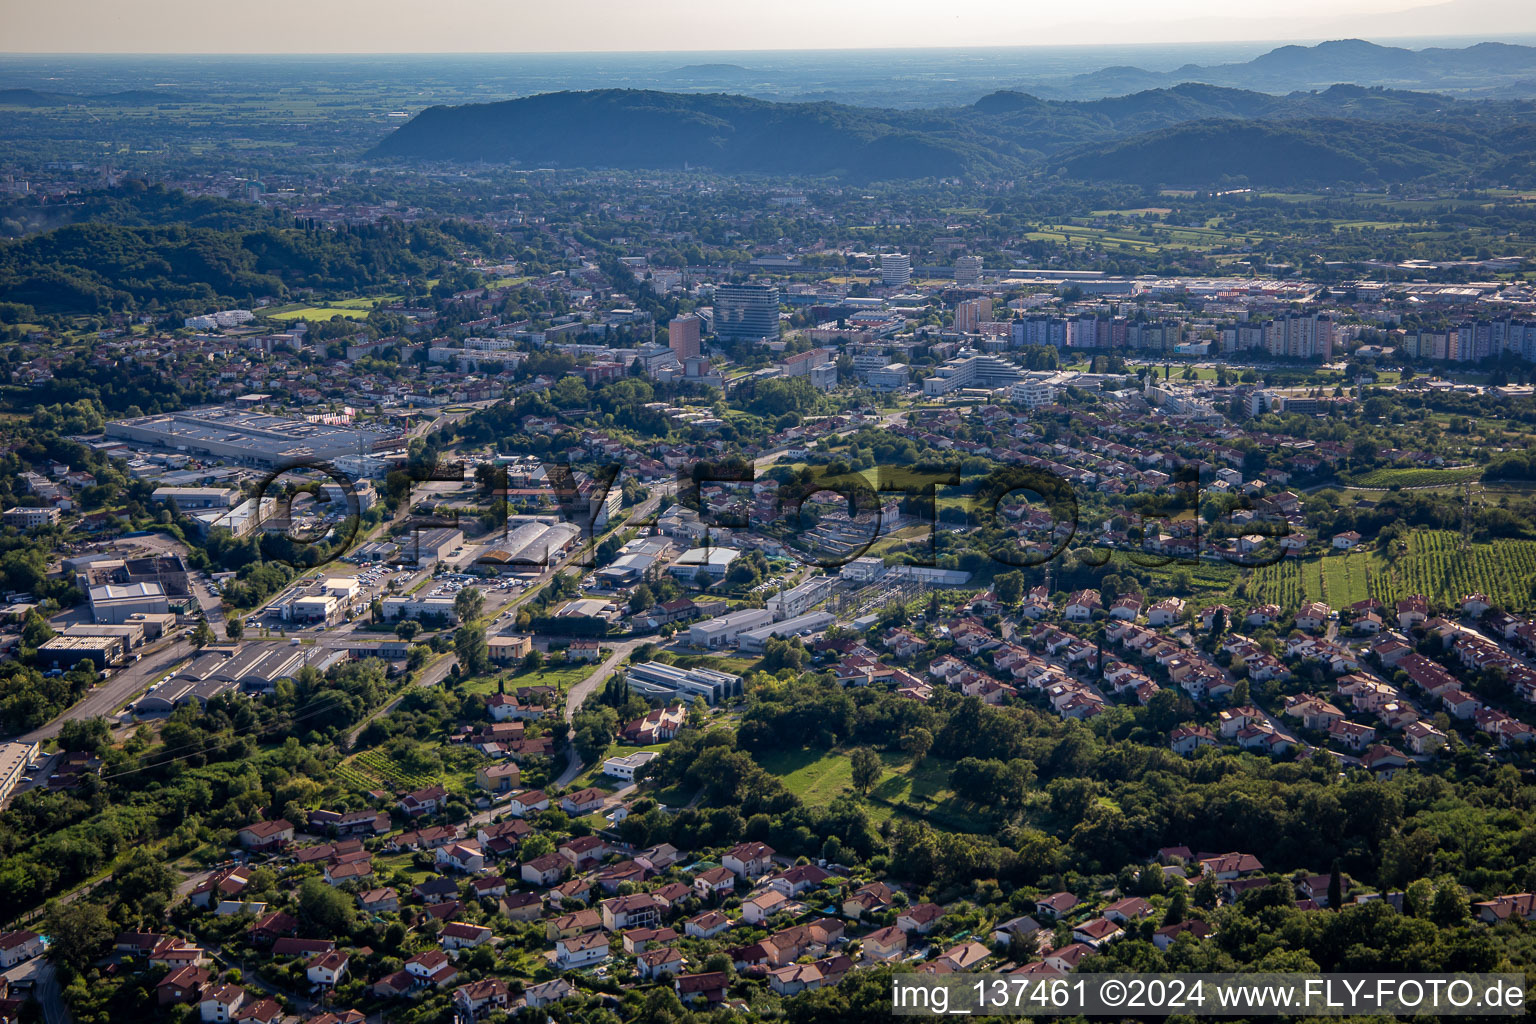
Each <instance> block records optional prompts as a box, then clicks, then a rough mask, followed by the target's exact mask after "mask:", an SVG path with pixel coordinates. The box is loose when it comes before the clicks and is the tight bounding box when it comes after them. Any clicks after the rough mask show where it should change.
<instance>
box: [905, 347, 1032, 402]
mask: <svg viewBox="0 0 1536 1024" xmlns="http://www.w3.org/2000/svg"><path fill="white" fill-rule="evenodd" d="M1023 379H1024V374H1023V373H1021V372H1020V371H1019V368H1018V367H1017V366H1015V365H1014V364H1013V363H1010V362H1008V361H1007V360H1006V359H999V358H998V357H997V356H989V355H970V356H961V357H957V358H955V359H950V360H948V361H946V362H944V363H942V364H940V366H939V368H938V370H937V371H936V372H935V374H934V376H932V377H929V378H928V379H927V380H925V381H923V394H925V395H928V396H929V397H935V396H939V395H947V394H949V393H950V392H951V391H958V390H960V389H961V388H983V389H986V390H989V391H992V390H996V389H998V388H1003V387H1007V386H1008V385H1010V384H1017V383H1018V382H1019V381H1021V380H1023Z"/></svg>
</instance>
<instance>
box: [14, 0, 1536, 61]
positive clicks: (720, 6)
mask: <svg viewBox="0 0 1536 1024" xmlns="http://www.w3.org/2000/svg"><path fill="white" fill-rule="evenodd" d="M1405 12H1407V13H1405ZM1523 32H1536V0H1449V2H1444V0H1440V2H1436V0H1248V2H1247V3H1236V2H1233V0H1075V2H1072V3H1062V2H1061V0H961V2H959V3H953V4H946V3H934V2H933V0H769V2H763V0H758V2H749V0H141V2H138V3H124V2H121V0H0V50H3V51H11V52H18V51H32V52H65V53H69V52H107V53H134V52H137V53H296V52H312V53H344V52H349V53H357V52H413V53H446V52H500V53H519V52H536V51H595V50H757V49H811V48H818V49H820V48H862V47H921V46H1022V45H1030V44H1050V45H1055V44H1066V43H1133V42H1182V41H1188V42H1196V41H1208V40H1304V39H1320V38H1337V37H1339V36H1341V35H1362V36H1366V37H1368V38H1372V39H1382V38H1392V37H1394V36H1396V37H1401V36H1414V35H1439V34H1458V35H1460V34H1468V35H1482V36H1483V37H1484V38H1499V37H1500V36H1501V35H1508V34H1513V33H1523Z"/></svg>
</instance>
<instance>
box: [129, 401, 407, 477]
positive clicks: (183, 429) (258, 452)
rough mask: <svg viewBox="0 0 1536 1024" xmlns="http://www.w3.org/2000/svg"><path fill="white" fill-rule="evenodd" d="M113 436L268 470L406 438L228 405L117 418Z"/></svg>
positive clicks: (381, 446)
mask: <svg viewBox="0 0 1536 1024" xmlns="http://www.w3.org/2000/svg"><path fill="white" fill-rule="evenodd" d="M107 436H108V437H112V438H117V439H118V440H123V441H135V442H138V443H139V444H141V445H147V446H149V447H152V448H169V449H173V450H175V451H180V452H187V453H190V454H194V455H203V456H207V457H210V458H216V459H224V460H227V461H230V462H238V463H241V464H243V465H247V466H257V467H261V468H265V469H280V468H284V467H288V466H295V465H306V464H312V463H316V462H327V461H329V460H331V459H335V458H338V457H341V456H347V455H352V456H355V455H357V454H358V453H359V452H363V453H367V452H371V451H379V450H381V449H386V448H393V447H395V446H397V445H398V444H399V443H400V441H401V436H400V435H399V434H398V433H396V432H393V431H390V432H386V431H381V430H368V429H362V428H357V427H346V426H339V425H335V424H328V423H310V422H309V421H308V420H299V419H293V418H291V417H286V416H269V415H267V414H266V413H260V412H254V411H252V410H249V409H236V408H230V407H227V406H214V407H211V408H205V409H188V410H183V411H181V412H170V413H157V414H155V415H153V416H137V417H134V418H133V419H127V420H116V421H114V422H111V423H108V424H107Z"/></svg>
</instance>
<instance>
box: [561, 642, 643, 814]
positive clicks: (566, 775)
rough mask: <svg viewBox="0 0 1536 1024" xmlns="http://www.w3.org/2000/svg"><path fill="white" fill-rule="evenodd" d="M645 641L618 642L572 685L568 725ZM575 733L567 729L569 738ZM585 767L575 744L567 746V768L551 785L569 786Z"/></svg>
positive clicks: (569, 694)
mask: <svg viewBox="0 0 1536 1024" xmlns="http://www.w3.org/2000/svg"><path fill="white" fill-rule="evenodd" d="M645 642H646V641H645V640H638V639H637V640H624V641H621V642H620V643H618V644H616V645H615V646H614V648H613V652H612V653H611V654H609V655H608V657H607V658H605V659H604V660H603V663H602V664H601V665H599V666H597V667H596V668H595V669H593V670H592V672H591V673H590V674H589V675H588V676H587V677H586V678H585V679H583V680H582V681H581V682H579V683H577V684H576V685H575V686H573V687H571V691H570V692H569V693H567V694H566V695H565V721H566V724H567V725H569V724H570V723H572V722H574V721H575V720H576V712H577V711H579V710H581V705H582V703H583V702H584V701H585V700H586V699H587V698H588V697H590V696H591V695H592V691H593V690H595V689H597V687H598V684H599V683H601V682H603V681H604V680H606V679H607V678H608V677H609V676H610V675H612V674H613V671H614V669H616V668H618V667H619V665H620V664H621V663H622V662H623V661H624V659H625V658H627V657H629V654H630V652H631V651H633V650H634V649H635V648H636V647H639V646H640V645H641V644H643V643H645ZM574 735H575V730H574V729H569V730H567V733H566V736H567V738H569V737H571V736H574ZM584 767H585V765H583V764H582V763H581V757H580V755H578V754H577V753H576V746H575V744H571V745H569V746H567V747H566V754H565V770H564V771H562V772H561V773H560V777H559V778H557V779H555V781H554V782H553V783H551V785H552V786H553V787H554V788H555V789H559V788H561V787H563V786H569V785H570V784H571V782H572V780H574V779H575V778H576V776H578V775H580V774H581V771H582V769H583V768H584Z"/></svg>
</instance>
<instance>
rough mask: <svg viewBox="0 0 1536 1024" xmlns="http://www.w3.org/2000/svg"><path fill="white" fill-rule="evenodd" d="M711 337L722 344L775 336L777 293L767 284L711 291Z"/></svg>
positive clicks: (736, 285)
mask: <svg viewBox="0 0 1536 1024" xmlns="http://www.w3.org/2000/svg"><path fill="white" fill-rule="evenodd" d="M714 324H715V335H716V337H719V338H721V339H724V340H726V341H761V340H763V339H765V338H770V339H777V338H778V336H779V289H778V288H776V287H775V286H773V285H771V284H722V285H719V286H717V287H716V288H715V319H714Z"/></svg>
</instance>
